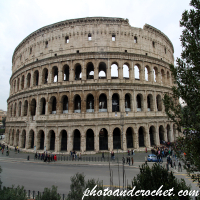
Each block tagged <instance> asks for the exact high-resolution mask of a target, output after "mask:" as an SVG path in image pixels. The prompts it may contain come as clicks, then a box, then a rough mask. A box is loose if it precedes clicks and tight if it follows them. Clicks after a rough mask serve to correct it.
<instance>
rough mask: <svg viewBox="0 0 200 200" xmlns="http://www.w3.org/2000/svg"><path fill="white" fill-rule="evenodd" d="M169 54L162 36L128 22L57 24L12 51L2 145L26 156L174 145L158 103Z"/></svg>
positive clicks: (167, 84) (166, 85)
mask: <svg viewBox="0 0 200 200" xmlns="http://www.w3.org/2000/svg"><path fill="white" fill-rule="evenodd" d="M173 53H174V49H173V45H172V43H171V41H170V40H169V38H168V37H167V36H166V35H165V34H164V33H162V32H161V31H160V30H158V29H156V28H154V27H153V26H150V25H148V24H145V25H144V26H143V28H136V27H132V26H131V25H130V24H129V21H128V19H123V18H111V17H88V18H80V19H71V20H65V21H61V22H58V23H55V24H52V25H48V26H45V27H43V28H40V29H38V30H36V31H35V32H33V33H31V34H30V35H28V36H27V37H26V38H25V39H24V40H23V41H22V42H21V43H20V44H19V45H18V46H17V47H16V49H15V51H14V53H13V57H12V76H11V78H10V96H9V98H8V100H7V103H8V116H7V122H6V142H7V144H8V145H9V146H19V148H20V149H22V150H24V151H33V150H34V148H36V150H37V151H38V152H40V151H44V150H46V151H51V152H56V153H59V152H62V153H67V154H68V153H70V151H73V150H75V151H78V152H81V153H83V154H85V153H88V152H89V153H95V152H102V151H112V150H114V151H115V150H120V151H122V150H123V151H127V149H137V150H142V149H144V148H145V147H147V148H150V147H151V146H154V145H160V142H162V141H163V140H164V141H169V142H173V141H174V140H175V139H176V137H177V136H178V132H177V131H176V128H175V125H174V124H173V123H172V122H171V121H170V120H169V119H168V117H167V116H166V114H165V110H164V105H163V103H162V98H163V96H164V94H165V93H168V94H170V93H171V92H172V91H171V87H172V85H173V80H172V76H171V72H170V68H169V64H173V63H174V56H173Z"/></svg>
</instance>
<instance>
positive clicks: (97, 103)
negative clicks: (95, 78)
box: [94, 91, 99, 112]
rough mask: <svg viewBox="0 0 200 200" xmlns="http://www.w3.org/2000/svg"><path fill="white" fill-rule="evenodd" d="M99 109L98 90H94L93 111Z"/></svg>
mask: <svg viewBox="0 0 200 200" xmlns="http://www.w3.org/2000/svg"><path fill="white" fill-rule="evenodd" d="M98 111H99V98H98V91H95V96H94V112H98Z"/></svg>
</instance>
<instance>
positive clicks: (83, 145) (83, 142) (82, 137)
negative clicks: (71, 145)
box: [80, 133, 86, 153]
mask: <svg viewBox="0 0 200 200" xmlns="http://www.w3.org/2000/svg"><path fill="white" fill-rule="evenodd" d="M80 145H81V148H80V151H81V152H82V153H83V152H85V151H86V136H85V134H84V135H83V133H81V142H80Z"/></svg>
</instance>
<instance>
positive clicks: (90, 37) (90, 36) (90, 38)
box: [88, 33, 92, 41]
mask: <svg viewBox="0 0 200 200" xmlns="http://www.w3.org/2000/svg"><path fill="white" fill-rule="evenodd" d="M88 40H89V41H90V40H92V35H91V33H89V34H88Z"/></svg>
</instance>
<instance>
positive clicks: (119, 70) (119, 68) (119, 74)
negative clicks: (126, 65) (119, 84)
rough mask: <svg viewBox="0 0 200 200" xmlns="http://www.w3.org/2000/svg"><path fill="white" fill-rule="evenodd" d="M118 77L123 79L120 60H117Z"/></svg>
mask: <svg viewBox="0 0 200 200" xmlns="http://www.w3.org/2000/svg"><path fill="white" fill-rule="evenodd" d="M118 78H119V79H120V80H123V65H122V61H121V60H120V62H119V66H118Z"/></svg>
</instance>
